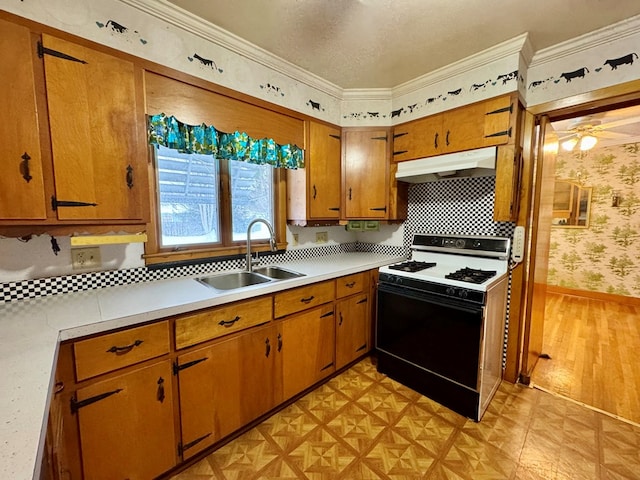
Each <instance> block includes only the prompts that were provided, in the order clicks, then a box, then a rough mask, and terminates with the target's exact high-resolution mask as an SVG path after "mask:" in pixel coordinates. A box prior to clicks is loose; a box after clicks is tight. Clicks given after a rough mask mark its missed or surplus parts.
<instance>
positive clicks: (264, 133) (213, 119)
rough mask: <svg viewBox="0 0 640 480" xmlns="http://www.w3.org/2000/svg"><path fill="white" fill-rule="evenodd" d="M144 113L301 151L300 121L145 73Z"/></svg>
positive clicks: (186, 84) (302, 146) (302, 128)
mask: <svg viewBox="0 0 640 480" xmlns="http://www.w3.org/2000/svg"><path fill="white" fill-rule="evenodd" d="M144 84H145V94H146V104H147V107H146V109H147V110H146V113H148V114H149V115H156V114H159V113H165V114H166V115H173V116H174V117H176V118H177V119H178V120H180V121H181V122H183V123H186V124H189V125H199V124H201V123H206V124H207V125H212V126H214V127H215V128H216V129H217V130H219V131H221V132H228V133H232V132H235V131H240V132H246V133H247V134H249V135H250V136H252V137H254V138H265V137H268V138H273V139H274V140H275V141H276V142H277V143H280V144H288V143H291V144H295V145H297V146H298V147H300V148H305V138H304V121H303V120H300V119H299V118H294V117H290V116H288V115H285V114H282V113H278V112H275V111H273V110H268V109H267V108H262V107H259V106H257V105H251V104H249V103H246V102H243V101H240V100H236V99H235V98H230V97H227V96H225V95H221V94H219V93H215V92H212V91H210V90H206V89H204V88H200V87H197V86H194V85H191V84H188V83H184V82H180V81H178V80H174V79H172V78H168V77H165V76H162V75H158V74H156V73H153V72H149V71H146V72H145V74H144Z"/></svg>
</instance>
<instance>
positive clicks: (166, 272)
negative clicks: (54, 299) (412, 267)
mask: <svg viewBox="0 0 640 480" xmlns="http://www.w3.org/2000/svg"><path fill="white" fill-rule="evenodd" d="M359 245H360V244H358V243H356V242H354V243H345V244H341V245H337V244H336V245H326V246H322V247H316V248H307V249H300V250H290V251H287V252H285V253H279V254H277V255H268V254H264V255H261V257H260V258H261V259H264V260H266V261H267V262H270V263H283V262H291V261H294V260H304V259H306V258H314V257H322V256H327V255H336V254H339V253H342V252H354V251H358V246H359ZM243 267H244V259H242V258H238V259H233V260H224V261H220V262H209V263H199V264H194V265H186V266H180V267H168V268H157V267H156V268H151V269H149V268H146V267H142V268H132V269H129V270H113V271H105V272H92V273H82V274H78V275H66V276H63V277H51V278H40V279H34V280H23V281H21V282H10V283H5V284H2V285H1V286H0V288H1V292H2V297H1V298H0V303H7V302H15V301H18V300H25V299H27V298H35V297H45V296H50V295H57V294H60V293H69V292H79V291H83V290H93V289H96V288H104V287H112V286H115V285H127V284H131V283H140V282H150V281H154V280H163V279H166V278H175V277H185V276H194V275H203V274H207V273H211V272H219V271H224V270H235V269H239V268H243Z"/></svg>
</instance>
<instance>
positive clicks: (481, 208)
mask: <svg viewBox="0 0 640 480" xmlns="http://www.w3.org/2000/svg"><path fill="white" fill-rule="evenodd" d="M494 188H495V178H494V177H476V178H458V179H451V180H444V181H440V182H434V183H421V184H415V185H412V186H411V187H410V188H409V215H408V220H407V221H406V222H405V225H404V238H403V245H402V246H393V245H378V244H374V243H361V242H354V243H345V244H340V245H327V246H323V247H316V248H309V249H299V250H290V251H287V252H285V253H284V254H278V255H265V256H264V257H262V258H266V259H267V260H268V261H269V262H272V263H285V262H290V261H295V260H301V259H305V258H314V257H322V256H326V255H334V254H337V253H342V252H354V251H357V252H372V253H381V254H388V255H395V256H402V255H407V254H408V252H409V246H410V245H411V240H412V237H413V234H414V233H416V232H427V233H440V234H462V235H496V236H508V237H511V236H513V229H514V225H513V224H511V223H496V222H494V221H493V198H494ZM243 266H244V260H243V259H241V258H239V259H236V260H226V261H221V262H213V263H202V264H196V265H188V266H179V267H167V268H157V267H156V268H151V269H150V268H146V267H142V268H134V269H129V270H115V271H106V272H95V273H84V274H78V275H67V276H63V277H52V278H42V279H34V280H24V281H20V282H10V283H5V284H2V285H0V289H1V293H2V296H1V297H0V303H7V302H13V301H17V300H23V299H26V298H32V297H42V296H48V295H56V294H60V293H67V292H77V291H81V290H91V289H95V288H103V287H109V286H114V285H125V284H130V283H138V282H148V281H153V280H161V279H165V278H174V277H182V276H193V275H203V274H207V273H211V272H216V271H224V270H233V269H238V268H242V267H243Z"/></svg>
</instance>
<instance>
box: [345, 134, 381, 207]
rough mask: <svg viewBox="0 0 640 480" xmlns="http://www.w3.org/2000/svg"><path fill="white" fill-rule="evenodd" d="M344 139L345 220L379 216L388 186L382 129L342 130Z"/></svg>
mask: <svg viewBox="0 0 640 480" xmlns="http://www.w3.org/2000/svg"><path fill="white" fill-rule="evenodd" d="M343 138H344V162H343V176H344V182H343V184H344V189H343V192H342V194H343V199H344V216H345V219H367V218H371V219H376V218H378V219H383V218H386V215H387V208H388V205H387V201H388V197H389V189H388V185H387V175H388V163H389V161H388V159H387V140H388V135H387V131H386V130H346V131H344V132H343Z"/></svg>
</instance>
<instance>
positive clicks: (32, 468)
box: [0, 253, 400, 480]
mask: <svg viewBox="0 0 640 480" xmlns="http://www.w3.org/2000/svg"><path fill="white" fill-rule="evenodd" d="M398 260H400V259H399V258H398V257H392V256H389V255H379V254H373V253H344V254H339V255H333V256H327V257H319V258H312V259H307V260H301V261H295V262H287V263H286V264H284V265H283V266H285V267H286V268H287V269H290V270H295V271H297V272H300V273H304V274H305V275H306V276H304V277H299V278H295V279H290V280H279V281H273V282H270V283H267V284H259V285H254V286H250V287H244V288H242V289H239V290H230V291H227V292H220V291H217V290H214V289H213V288H210V287H208V286H205V285H203V284H201V283H200V282H197V281H196V280H194V279H193V278H184V277H183V278H177V279H169V280H159V281H155V282H147V283H137V284H132V285H124V286H117V287H109V288H104V289H99V290H90V291H85V292H77V293H68V294H61V295H55V296H52V297H43V298H34V299H29V300H23V301H18V302H12V303H7V304H0V331H1V332H2V341H1V343H0V362H1V368H0V388H1V389H2V396H1V397H0V415H1V416H2V421H1V422H0V438H1V439H2V448H1V449H0V478H3V479H5V478H6V479H11V480H21V479H25V480H26V479H32V478H38V477H39V471H40V464H41V460H42V455H43V449H44V438H45V434H46V423H47V413H48V406H49V400H50V393H51V390H52V383H53V373H54V368H55V364H56V360H57V354H58V345H59V342H60V341H63V340H69V339H73V338H79V337H82V336H85V335H90V334H95V333H101V332H106V331H108V330H112V329H114V328H120V327H126V326H132V325H136V324H139V323H142V322H147V321H150V320H155V319H159V318H163V317H167V316H170V315H176V314H180V313H185V312H189V311H192V310H197V309H200V308H206V307H211V306H215V305H220V304H223V303H228V302H233V301H236V300H242V299H245V298H249V297H252V296H255V295H264V294H268V293H273V292H277V291H281V290H285V289H288V288H292V287H297V286H301V285H307V284H310V283H315V282H319V281H322V280H329V279H332V278H336V277H339V276H342V275H349V274H351V273H357V272H360V271H364V270H369V269H374V268H378V267H380V266H382V265H386V264H389V263H393V262H395V261H398ZM216 273H223V272H216Z"/></svg>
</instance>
